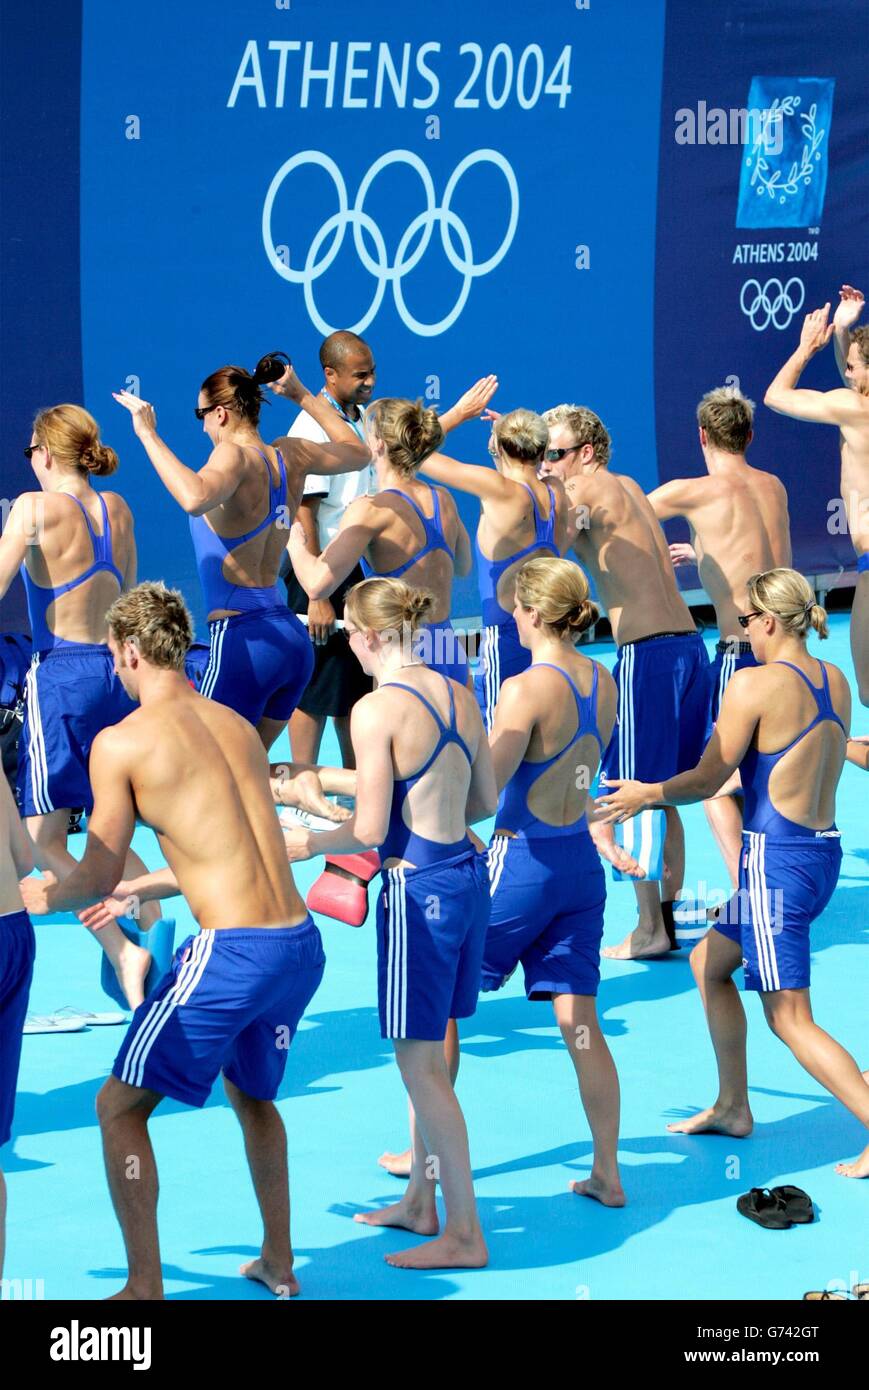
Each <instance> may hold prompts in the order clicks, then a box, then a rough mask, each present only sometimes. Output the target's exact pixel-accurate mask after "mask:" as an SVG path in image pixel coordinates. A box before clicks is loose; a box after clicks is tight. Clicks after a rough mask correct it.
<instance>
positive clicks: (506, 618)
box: [474, 483, 558, 733]
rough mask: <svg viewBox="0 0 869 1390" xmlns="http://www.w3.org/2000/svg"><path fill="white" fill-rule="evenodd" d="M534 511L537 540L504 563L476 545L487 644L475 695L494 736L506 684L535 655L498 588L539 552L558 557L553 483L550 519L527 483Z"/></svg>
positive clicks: (483, 652)
mask: <svg viewBox="0 0 869 1390" xmlns="http://www.w3.org/2000/svg"><path fill="white" fill-rule="evenodd" d="M522 486H523V487H524V488H525V490H526V492H527V493H528V496H529V497H530V498H531V504H532V506H533V508H534V540H533V541H532V542H531V543H530V545H526V546H523V547H522V549H521V550H517V551H516V552H515V554H513V555H508V556H506V557H505V558H504V559H503V560H490V559H489V557H488V556H487V555H484V554H483V552H482V550H481V549H480V542H479V539H478V540H477V542H476V552H477V579H478V582H479V586H480V600H481V603H482V607H483V643H482V648H481V651H480V667H479V670H478V671H477V674H476V675H475V676H474V693H475V695H476V697H477V703H478V705H479V706H480V713H481V714H482V716H483V723H484V725H485V727H486V732H487V733H489V732H491V728H492V720H493V718H494V714H495V705H496V704H497V702H498V695H499V693H500V689H501V683H502V681H505V680H507V679H508V678H509V677H510V676H518V675H519V674H520V673H521V672H522V671H527V669H528V667H529V666H530V665H531V653H530V651H528V649H527V648H526V647H523V646H522V643H521V642H520V641H519V632H518V629H517V627H516V620H515V618H514V617H513V614H512V612H509V613H508V612H507V609H506V608H502V607H501V604H500V603H499V602H498V585H499V583H500V581H501V577H502V575H503V574H504V573H505V572H506V571H507V570H508V569H509V568H510V566H511V565H515V564H516V563H517V562H518V561H520V560H524V559H526V558H527V557H528V556H529V555H533V554H535V553H536V552H538V551H544V552H545V551H548V552H549V553H550V554H551V555H555V556H557V555H558V547H557V546H556V544H555V516H556V505H555V493H554V491H553V489H552V487H551V485H550V484H549V483H547V484H546V489H547V491H548V493H549V516H548V517H545V516H543V515H542V513H541V511H540V508H539V507H538V505H537V498H536V497H535V496H534V492H533V489H532V488H530V487H529V486H528V484H527V483H523V484H522Z"/></svg>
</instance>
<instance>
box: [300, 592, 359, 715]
mask: <svg viewBox="0 0 869 1390" xmlns="http://www.w3.org/2000/svg"><path fill="white" fill-rule="evenodd" d="M364 578H365V576H364V574H363V573H362V570H361V569H360V568H359V566H357V567H356V569H354V570H353V571H352V572H351V573H350V574H348V576H347V578H346V579H345V580H343V581H342V583H340V584H339V585H338V588H337V589H336V590H335V592H334V594H332V595H331V596H330V602H331V604H332V607H333V608H334V609H335V615H336V617H338V618H340V617H342V616H343V611H344V595H345V594H346V592H347V590H348V589H352V588H353V585H354V584H358V583H359V582H360V580H362V579H364ZM284 582H285V583H286V586H287V603H288V604H289V606H290V608H292V610H293V612H294V613H305V614H307V612H308V595H307V594H306V593H305V590H304V589H303V588H302V586H301V584H300V583H299V581H298V579H297V578H296V576H295V575H294V574H293V572H292V570H291V571H290V573H289V574H288V575H287V576H286V578H285V581H284ZM313 651H314V671H313V674H312V676H311V679H310V680H309V681H308V684H307V686H306V687H305V691H304V693H303V695H302V698H301V699H300V700H299V703H298V708H299V709H300V710H303V711H304V713H305V714H311V715H318V716H321V717H322V716H324V715H329V716H331V717H332V718H333V719H335V718H337V719H342V718H346V716H347V715H348V714H349V713H350V711H351V709H352V708H353V706H354V705H355V704H356V701H357V700H361V699H362V696H363V695H369V694H370V693H371V691H372V690H373V689H374V682H373V681H372V679H371V677H370V676H366V674H365V672H364V671H363V670H362V667H361V666H360V665H359V662H358V661H357V660H356V657H355V656H354V655H353V653H352V651H351V650H350V643H349V642H348V641H347V638H346V637H345V636H344V634H343V633H342V632H333V633H332V636H331V637H330V638H329V640H328V642H327V643H326V645H325V646H323V647H314V648H313Z"/></svg>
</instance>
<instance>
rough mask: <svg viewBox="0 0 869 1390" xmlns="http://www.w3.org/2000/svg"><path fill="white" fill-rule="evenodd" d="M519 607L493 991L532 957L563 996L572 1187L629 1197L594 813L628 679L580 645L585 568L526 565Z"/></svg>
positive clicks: (585, 624) (501, 812)
mask: <svg viewBox="0 0 869 1390" xmlns="http://www.w3.org/2000/svg"><path fill="white" fill-rule="evenodd" d="M507 418H508V417H507ZM513 617H514V621H515V623H516V630H517V632H518V634H519V639H520V641H521V642H522V645H523V647H525V648H526V649H527V650H528V651H530V653H531V665H530V666H529V667H528V669H527V671H525V672H524V673H523V674H521V675H518V676H515V677H513V679H511V680H508V681H506V682H505V683H504V685H503V686H502V689H501V697H500V699H499V701H498V704H497V705H496V707H495V720H494V726H493V729H492V734H491V747H492V761H493V764H494V767H495V778H496V781H497V784H498V788H499V791H500V800H499V802H498V810H497V812H496V815H495V831H494V834H493V837H492V841H491V844H490V846H489V855H488V859H489V874H490V878H491V891H492V915H491V919H490V924H489V930H488V933H487V935H486V946H485V950H484V952H483V989H484V990H497V989H500V988H501V987H502V986H503V985H504V984H506V982H507V981H508V980H509V978H510V976H511V975H512V974H513V972H514V970H515V969H516V967H517V965H518V964H519V963H520V962H521V964H522V969H523V972H524V977H525V993H526V995H527V997H528V999H546V1000H551V1002H552V1007H553V1010H554V1012H555V1019H556V1022H557V1023H558V1026H559V1028H560V1030H561V1036H562V1037H563V1039H564V1042H565V1045H566V1047H567V1050H568V1053H569V1055H570V1059H571V1061H572V1062H573V1065H574V1068H575V1070H576V1076H577V1081H578V1083H579V1091H580V1096H581V1098H582V1103H583V1106H584V1108H585V1113H586V1116H587V1118H588V1122H589V1125H590V1126H591V1132H592V1136H593V1139H594V1161H593V1164H592V1170H591V1175H590V1177H589V1178H587V1179H585V1180H584V1181H582V1182H572V1183H571V1184H570V1189H571V1191H573V1192H575V1193H577V1194H578V1195H580V1196H584V1197H593V1198H595V1199H596V1200H597V1201H599V1202H601V1203H603V1205H604V1206H608V1207H621V1206H624V1204H625V1194H624V1190H623V1188H622V1184H621V1179H620V1177H619V1168H618V1159H617V1150H618V1136H619V1081H618V1075H617V1073H616V1069H615V1065H614V1063H613V1059H612V1056H611V1054H610V1050H609V1048H608V1047H607V1043H606V1038H605V1037H604V1035H603V1033H602V1032H601V1029H600V1023H599V1022H598V1017H597V1008H596V995H597V991H598V985H599V983H600V943H601V939H602V937H603V915H604V906H605V903H606V880H605V878H604V873H603V869H602V868H601V865H600V861H599V859H598V855H597V852H596V850H595V846H594V842H593V841H592V838H591V836H590V835H589V833H588V824H587V821H586V810H587V808H588V807H589V805H590V790H589V789H590V787H591V785H592V782H593V780H594V777H595V774H596V772H597V769H598V765H599V763H600V759H601V757H602V755H603V752H604V749H605V748H606V746H607V744H608V743H609V740H610V736H611V734H612V731H613V727H614V725H615V719H616V686H615V682H614V680H613V678H612V676H611V675H610V674H609V672H608V671H607V669H606V667H604V666H601V665H600V663H599V662H597V661H591V660H589V658H588V657H585V656H581V655H580V654H579V652H577V651H575V650H574V643H575V642H576V641H577V640H578V638H579V637H580V636H581V634H582V633H583V632H585V631H586V630H587V629H588V628H589V627H591V626H592V624H593V623H595V622H596V621H597V617H598V610H597V606H596V605H595V604H594V603H592V602H591V601H590V599H589V591H588V581H587V580H586V577H585V575H584V574H583V572H582V570H581V569H580V568H579V566H578V565H574V564H573V563H571V562H570V561H568V560H560V559H550V558H538V559H534V560H528V561H526V562H525V564H523V565H522V567H521V568H520V570H519V572H518V575H517V577H516V599H515V607H514V610H513Z"/></svg>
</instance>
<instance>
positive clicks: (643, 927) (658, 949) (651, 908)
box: [601, 880, 672, 960]
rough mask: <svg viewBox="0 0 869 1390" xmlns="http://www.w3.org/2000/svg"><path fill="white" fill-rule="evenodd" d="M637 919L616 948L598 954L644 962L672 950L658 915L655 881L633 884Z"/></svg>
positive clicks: (659, 896)
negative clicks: (635, 923)
mask: <svg viewBox="0 0 869 1390" xmlns="http://www.w3.org/2000/svg"><path fill="white" fill-rule="evenodd" d="M634 892H635V893H636V895H637V907H638V909H639V914H640V915H639V918H638V921H637V925H636V926H635V927H634V930H633V931H632V932H628V934H627V936H626V937H625V939H624V941H621V942H619V944H618V946H604V947H603V949H602V951H601V955H602V956H607V957H609V959H610V960H645V959H646V958H648V957H653V956H666V955H668V954H669V952H670V950H671V949H672V948H671V946H670V938H669V936H668V935H667V928H666V926H665V925H664V917H663V914H662V912H661V892H660V888H659V885H658V884H657V883H656V882H655V881H654V880H649V881H645V880H643V881H642V882H637V881H635V882H634Z"/></svg>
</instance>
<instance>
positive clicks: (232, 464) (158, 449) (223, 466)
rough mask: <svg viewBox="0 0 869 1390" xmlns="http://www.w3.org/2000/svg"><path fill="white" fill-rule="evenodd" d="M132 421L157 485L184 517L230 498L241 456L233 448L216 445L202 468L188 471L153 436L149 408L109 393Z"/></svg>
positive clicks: (238, 475)
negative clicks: (174, 503)
mask: <svg viewBox="0 0 869 1390" xmlns="http://www.w3.org/2000/svg"><path fill="white" fill-rule="evenodd" d="M112 395H113V396H114V398H115V400H116V401H117V402H118V404H119V405H122V406H125V407H126V409H127V410H128V411H129V412H130V415H131V417H132V420H133V429H134V431H135V434H136V438H137V439H139V440H140V441H141V443H142V445H143V447H144V450H145V453H146V454H147V455H148V458H149V459H150V460H151V462H152V463H153V465H154V468H155V469H156V471H157V474H158V476H159V478H160V480H161V482H162V483H163V484H164V486H165V487H166V489H167V491H169V492H170V493H171V494H172V496H173V497H174V498H175V501H176V502H177V503H178V504H179V506H180V507H182V508H183V510H184V511H185V512H186V513H187V515H188V516H202V515H203V514H204V513H205V512H210V511H212V510H213V509H214V508H215V507H219V506H220V504H221V503H222V502H226V501H227V499H228V498H230V497H232V495H233V493H234V492H235V490H236V488H237V487H238V485H239V482H240V481H241V473H242V467H243V464H244V452H243V450H242V449H240V448H239V446H238V445H237V444H229V443H226V444H218V445H217V446H216V447H215V449H214V450H213V451H212V454H211V456H210V458H209V460H208V462H207V463H206V465H205V467H204V468H201V469H200V470H199V472H198V473H197V472H196V470H195V469H193V468H188V467H187V464H186V463H182V462H181V460H180V459H179V458H178V456H177V455H176V454H173V452H172V450H171V449H170V448H169V445H168V444H166V443H165V441H164V440H162V439H161V438H160V436H159V434H158V433H157V415H156V412H155V410H154V407H153V406H152V405H149V404H148V402H147V401H143V400H140V398H139V397H138V396H133V395H131V393H130V392H129V391H113V392H112Z"/></svg>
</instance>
